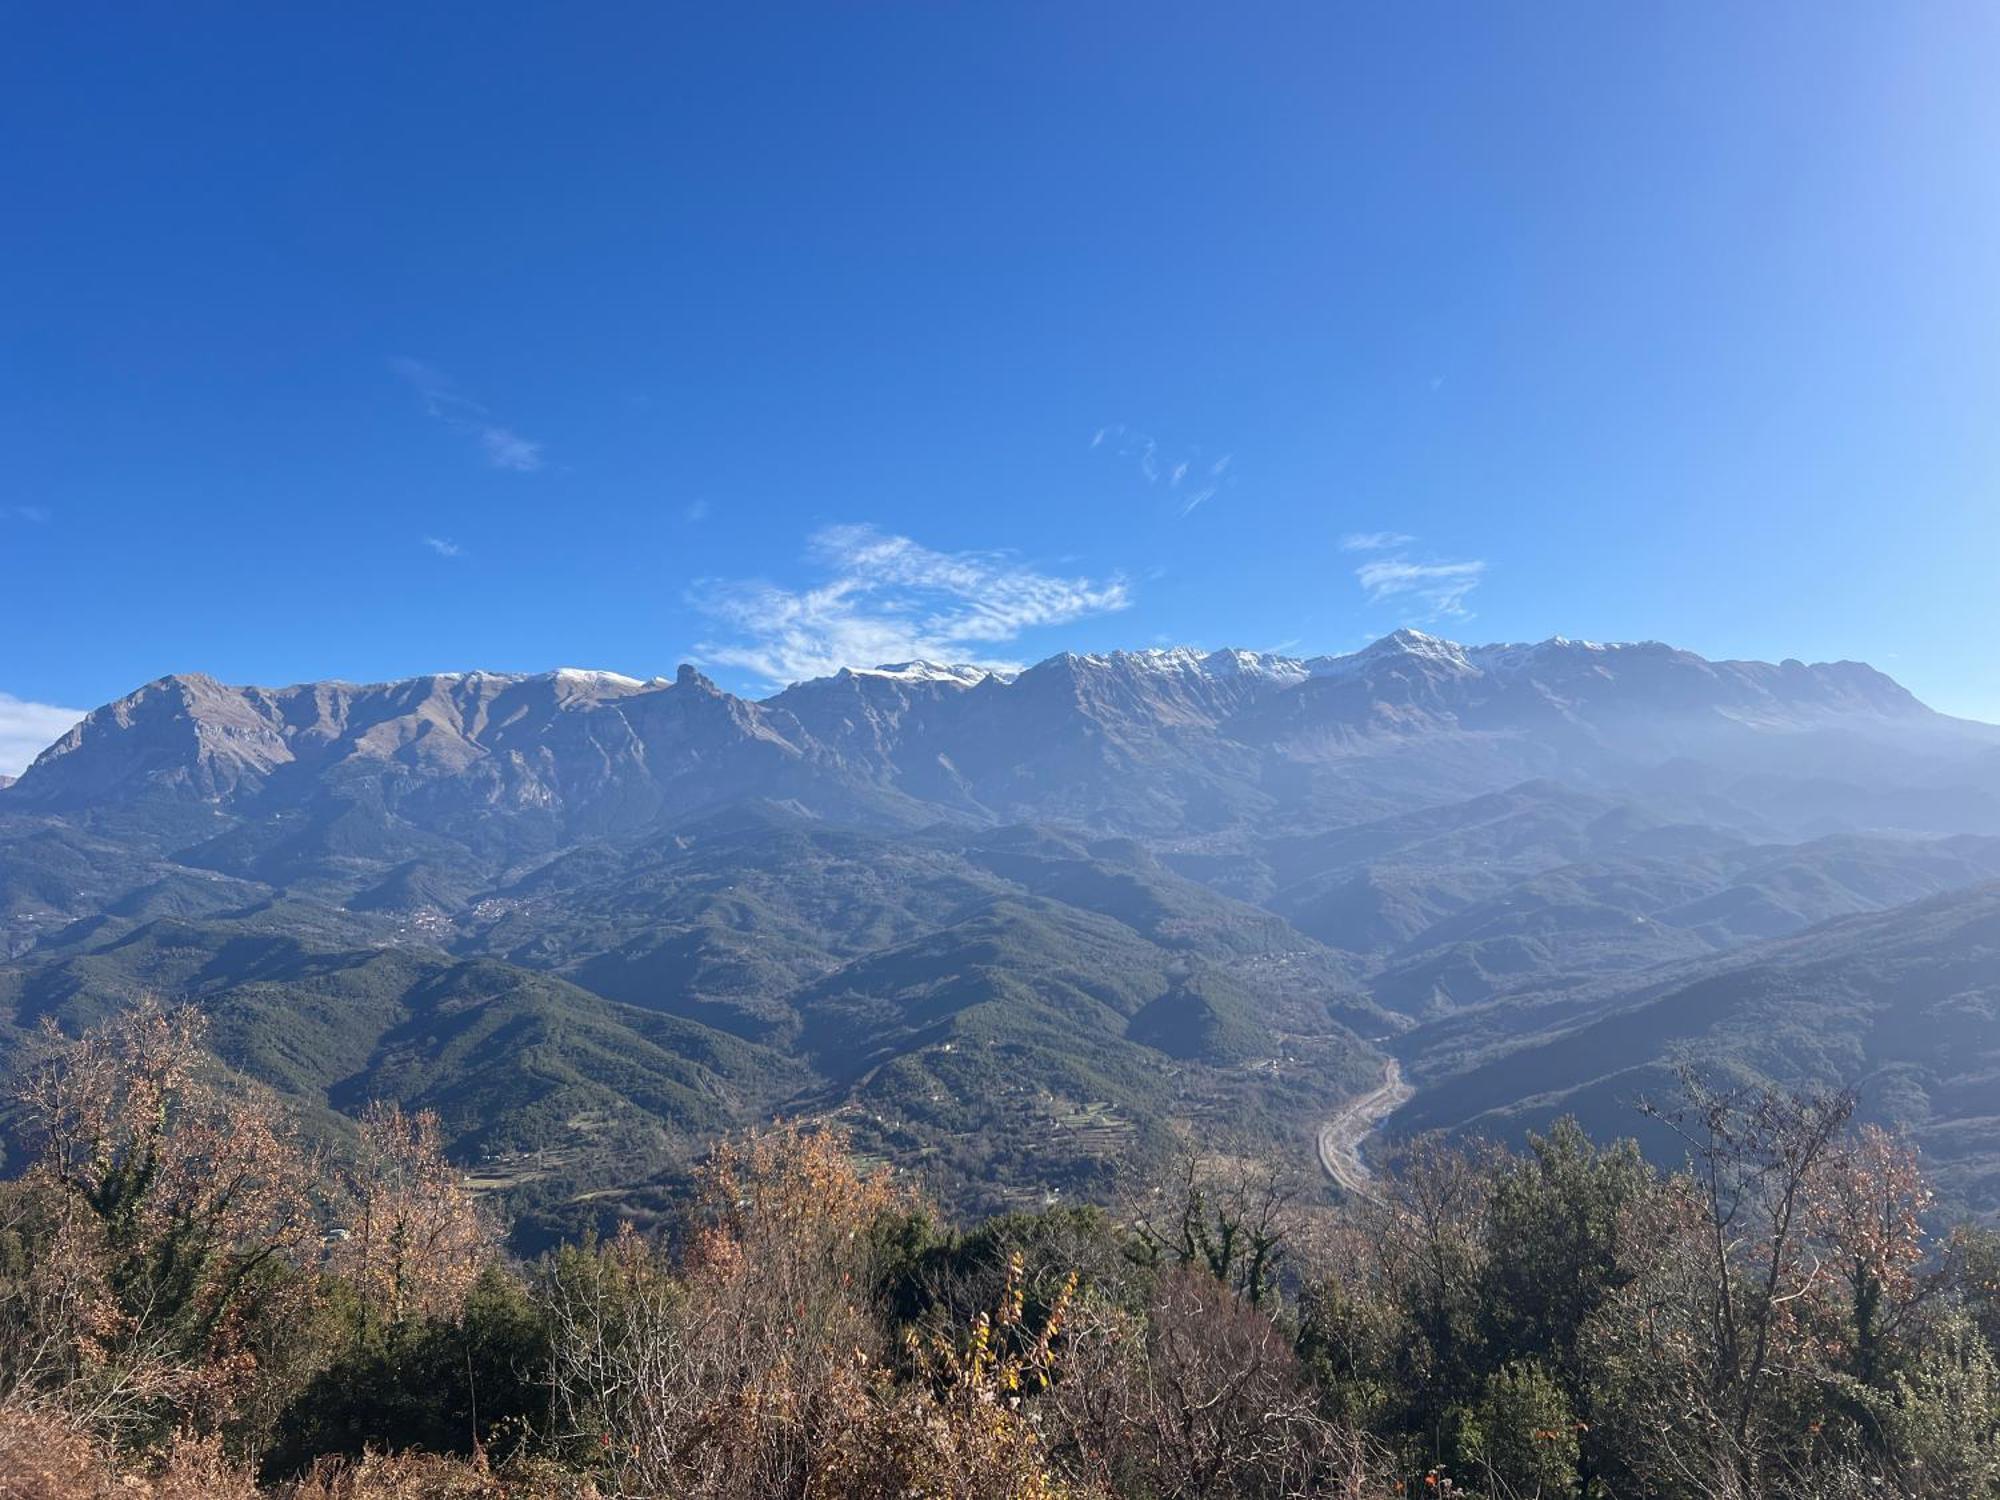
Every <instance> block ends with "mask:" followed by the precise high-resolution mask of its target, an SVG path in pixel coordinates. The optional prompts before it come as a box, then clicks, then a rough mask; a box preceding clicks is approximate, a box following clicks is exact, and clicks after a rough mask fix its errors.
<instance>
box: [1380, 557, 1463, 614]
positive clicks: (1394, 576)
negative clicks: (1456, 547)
mask: <svg viewBox="0 0 2000 1500" xmlns="http://www.w3.org/2000/svg"><path fill="white" fill-rule="evenodd" d="M1485 574H1486V564H1485V562H1484V561H1483V560H1481V559H1473V560H1471V561H1467V562H1434V563H1416V562H1411V561H1410V560H1409V559H1408V558H1404V557H1378V558H1373V559H1371V560H1370V561H1368V562H1365V563H1363V564H1362V565H1361V566H1360V567H1358V568H1356V569H1355V570H1354V576H1355V578H1357V579H1358V580H1359V581H1360V583H1361V587H1362V588H1364V589H1366V590H1367V591H1368V602H1369V603H1370V604H1381V603H1383V602H1385V601H1387V600H1391V599H1403V600H1413V601H1416V602H1418V603H1421V604H1422V605H1424V607H1425V608H1426V609H1428V610H1429V611H1430V615H1431V617H1432V618H1433V619H1435V618H1438V617H1440V616H1454V617H1464V616H1465V615H1466V613H1467V611H1466V608H1465V599H1466V596H1467V595H1468V594H1470V593H1471V592H1472V591H1473V590H1474V589H1476V588H1478V587H1479V582H1480V580H1481V579H1482V578H1483V577H1485Z"/></svg>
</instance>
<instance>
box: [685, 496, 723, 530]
mask: <svg viewBox="0 0 2000 1500" xmlns="http://www.w3.org/2000/svg"><path fill="white" fill-rule="evenodd" d="M714 511H715V507H714V506H712V505H710V504H709V503H708V501H707V500H706V499H700V500H690V501H689V502H688V507H687V509H686V510H684V511H682V512H681V519H682V520H684V521H686V522H687V523H688V524H689V525H690V526H699V525H700V524H701V523H702V522H703V521H706V520H707V519H708V518H709V516H710V515H712V514H713V513H714Z"/></svg>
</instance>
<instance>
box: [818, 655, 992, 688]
mask: <svg viewBox="0 0 2000 1500" xmlns="http://www.w3.org/2000/svg"><path fill="white" fill-rule="evenodd" d="M847 670H849V671H850V672H852V673H853V674H854V675H855V676H856V677H886V678H888V679H890V680H891V681H894V682H952V683H957V684H958V685H959V686H961V687H972V686H974V685H975V684H977V683H981V682H984V681H985V680H986V679H987V678H989V677H1000V678H1002V679H1003V680H1004V678H1005V677H1007V676H1008V675H1010V674H1007V673H1003V672H996V671H994V670H993V669H992V668H990V667H975V666H972V665H970V664H969V663H966V662H956V663H945V662H935V661H892V662H884V663H882V665H880V666H875V667H850V668H848V669H847Z"/></svg>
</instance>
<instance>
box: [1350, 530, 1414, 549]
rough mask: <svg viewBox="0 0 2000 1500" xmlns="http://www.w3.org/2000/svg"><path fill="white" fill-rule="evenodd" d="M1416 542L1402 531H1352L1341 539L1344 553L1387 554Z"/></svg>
mask: <svg viewBox="0 0 2000 1500" xmlns="http://www.w3.org/2000/svg"><path fill="white" fill-rule="evenodd" d="M1415 540H1416V538H1415V537H1413V536H1405V535H1403V533H1402V532H1400V531H1350V532H1348V533H1347V535H1346V536H1344V537H1342V538H1341V539H1340V550H1341V551H1342V552H1386V551H1388V550H1389V549H1390V548H1391V547H1407V546H1409V545H1410V543H1412V542H1414V541H1415Z"/></svg>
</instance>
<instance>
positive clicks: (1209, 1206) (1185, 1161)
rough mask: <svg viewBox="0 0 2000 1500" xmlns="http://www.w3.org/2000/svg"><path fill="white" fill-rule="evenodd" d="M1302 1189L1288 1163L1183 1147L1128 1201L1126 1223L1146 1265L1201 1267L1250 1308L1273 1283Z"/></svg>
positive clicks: (1294, 1228) (1295, 1225) (1295, 1223)
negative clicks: (1128, 1220) (1129, 1223)
mask: <svg viewBox="0 0 2000 1500" xmlns="http://www.w3.org/2000/svg"><path fill="white" fill-rule="evenodd" d="M1303 1195H1304V1184H1303V1183H1302V1182H1301V1181H1300V1179H1299V1176H1298V1174H1297V1172H1296V1171H1295V1170H1294V1169H1292V1168H1291V1167H1289V1166H1284V1165H1279V1164H1275V1163H1272V1162H1269V1161H1266V1160H1263V1159H1261V1158H1258V1157H1254V1156H1238V1155H1223V1154H1218V1153H1204V1152H1200V1151H1197V1150H1196V1149H1194V1148H1193V1147H1192V1146H1189V1147H1186V1148H1184V1149H1183V1150H1182V1151H1181V1152H1180V1153H1179V1154H1178V1155H1176V1156H1175V1158H1174V1160H1173V1164H1172V1166H1171V1167H1170V1168H1169V1169H1168V1170H1167V1171H1166V1172H1165V1173H1164V1174H1163V1175H1162V1176H1161V1177H1160V1178H1159V1179H1158V1180H1157V1181H1155V1182H1154V1183H1152V1184H1151V1185H1150V1186H1149V1187H1148V1188H1147V1189H1146V1190H1145V1191H1144V1192H1143V1193H1142V1194H1141V1196H1140V1197H1139V1198H1138V1200H1137V1201H1136V1202H1135V1203H1134V1204H1133V1205H1132V1228H1133V1232H1134V1233H1135V1234H1136V1235H1137V1237H1138V1241H1139V1244H1140V1247H1141V1250H1142V1254H1143V1256H1144V1258H1145V1260H1146V1262H1147V1263H1148V1264H1151V1265H1157V1266H1192V1267H1194V1268H1196V1269H1197V1270H1201V1271H1205V1272H1207V1273H1208V1274H1209V1275H1210V1276H1212V1277H1214V1278H1215V1279H1216V1280H1217V1281H1219V1282H1220V1283H1222V1285H1224V1286H1225V1287H1228V1288H1229V1289H1230V1290H1232V1291H1234V1292H1237V1293H1239V1294H1240V1295H1241V1296H1243V1297H1244V1298H1245V1299H1246V1300H1247V1301H1248V1302H1249V1303H1250V1304H1251V1305H1252V1306H1253V1307H1254V1306H1256V1305H1258V1304H1260V1303H1262V1302H1263V1301H1264V1300H1265V1299H1266V1298H1267V1297H1269V1296H1270V1295H1271V1292H1272V1290H1273V1289H1274V1286H1275V1283H1276V1277H1277V1272H1278V1266H1279V1261H1280V1259H1281V1258H1282V1256H1283V1255H1284V1251H1285V1247H1286V1244H1287V1243H1288V1242H1289V1241H1290V1240H1291V1239H1292V1238H1293V1237H1294V1236H1295V1235H1296V1234H1297V1233H1298V1231H1299V1228H1300V1224H1301V1222H1302V1218H1303V1215H1302V1213H1301V1211H1300V1201H1301V1199H1302V1197H1303Z"/></svg>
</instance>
